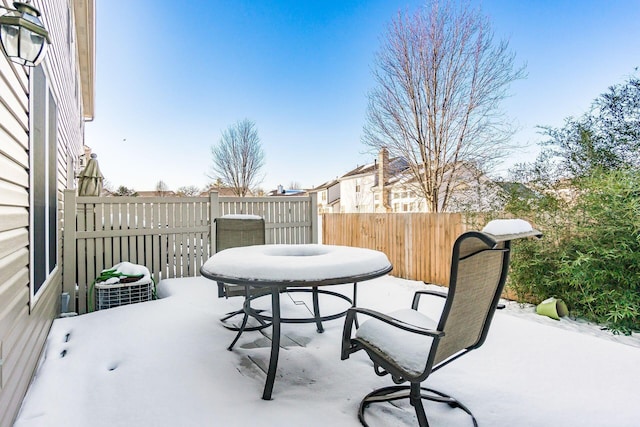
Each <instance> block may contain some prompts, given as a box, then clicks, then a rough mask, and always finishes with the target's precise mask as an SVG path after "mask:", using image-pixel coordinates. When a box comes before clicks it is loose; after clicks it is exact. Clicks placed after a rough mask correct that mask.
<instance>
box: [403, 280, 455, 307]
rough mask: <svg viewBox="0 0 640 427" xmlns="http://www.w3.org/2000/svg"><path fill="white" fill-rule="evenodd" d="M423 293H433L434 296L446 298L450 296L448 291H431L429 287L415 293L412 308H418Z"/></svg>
mask: <svg viewBox="0 0 640 427" xmlns="http://www.w3.org/2000/svg"><path fill="white" fill-rule="evenodd" d="M424 283H425V284H428V283H427V282H424ZM421 295H433V296H436V297H440V298H444V299H446V298H447V297H448V296H449V295H448V294H447V293H446V292H441V291H431V290H429V289H424V290H421V291H416V293H415V294H413V302H412V303H411V308H412V309H414V310H417V309H418V304H420V296H421Z"/></svg>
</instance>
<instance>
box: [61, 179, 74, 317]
mask: <svg viewBox="0 0 640 427" xmlns="http://www.w3.org/2000/svg"><path fill="white" fill-rule="evenodd" d="M63 209H64V212H63V215H64V221H63V227H64V230H63V232H62V265H63V267H62V292H67V293H68V294H69V296H70V298H69V308H68V310H69V311H72V312H73V311H77V310H76V263H77V259H76V255H77V254H76V190H75V189H71V190H70V189H66V190H64V206H63Z"/></svg>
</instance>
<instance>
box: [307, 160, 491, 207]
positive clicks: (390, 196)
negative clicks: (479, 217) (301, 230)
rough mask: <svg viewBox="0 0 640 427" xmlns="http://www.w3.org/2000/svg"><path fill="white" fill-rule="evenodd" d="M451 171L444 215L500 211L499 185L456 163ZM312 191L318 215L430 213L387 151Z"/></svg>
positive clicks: (401, 164)
mask: <svg viewBox="0 0 640 427" xmlns="http://www.w3.org/2000/svg"><path fill="white" fill-rule="evenodd" d="M453 170H455V174H456V179H454V180H453V183H454V184H453V185H454V186H455V190H454V192H453V195H452V196H451V198H450V200H449V204H448V209H447V211H449V212H458V211H475V212H481V211H491V210H499V209H500V207H501V203H502V200H503V198H502V197H501V195H502V193H503V191H504V190H503V189H502V188H501V187H500V186H499V185H497V184H496V183H494V182H493V181H492V180H491V179H490V178H489V177H487V176H486V175H485V174H483V173H481V172H479V171H478V170H477V169H476V168H474V167H473V166H471V165H468V164H465V163H458V164H457V167H456V168H450V169H449V171H448V172H445V173H454V172H451V171H453ZM443 190H444V189H443ZM312 191H313V192H317V193H318V207H319V209H320V213H331V212H335V213H338V212H342V213H352V212H428V211H429V208H428V205H427V203H426V200H425V198H424V197H423V196H422V195H421V193H420V189H419V186H418V185H417V184H416V181H415V177H414V176H413V175H412V174H411V171H410V169H409V163H408V162H407V160H406V159H404V158H402V157H395V158H389V154H388V152H387V150H386V149H382V150H380V152H379V153H378V158H377V159H376V160H375V161H374V162H373V163H370V164H367V165H364V166H358V167H356V168H355V169H353V170H351V171H349V172H347V173H346V174H344V175H342V176H341V177H340V178H338V179H336V180H334V181H330V182H327V183H325V184H323V185H321V186H320V187H317V188H315V189H313V190H312ZM443 193H444V192H443ZM443 193H442V194H443ZM441 197H442V196H441ZM325 198H326V199H327V200H326V201H325Z"/></svg>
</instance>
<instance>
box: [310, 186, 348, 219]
mask: <svg viewBox="0 0 640 427" xmlns="http://www.w3.org/2000/svg"><path fill="white" fill-rule="evenodd" d="M309 193H318V197H317V200H318V214H319V215H320V214H323V213H333V212H340V181H338V180H337V179H334V180H332V181H327V182H325V183H324V184H322V185H320V186H318V187H316V188H313V189H311V190H309Z"/></svg>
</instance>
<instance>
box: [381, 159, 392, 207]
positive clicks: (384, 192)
mask: <svg viewBox="0 0 640 427" xmlns="http://www.w3.org/2000/svg"><path fill="white" fill-rule="evenodd" d="M388 182H389V151H388V150H387V149H386V147H382V148H381V149H380V153H378V193H379V194H380V207H381V209H382V211H383V212H389V211H390V209H391V205H390V204H389V189H388V188H386V186H387V183H388Z"/></svg>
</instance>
